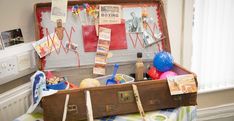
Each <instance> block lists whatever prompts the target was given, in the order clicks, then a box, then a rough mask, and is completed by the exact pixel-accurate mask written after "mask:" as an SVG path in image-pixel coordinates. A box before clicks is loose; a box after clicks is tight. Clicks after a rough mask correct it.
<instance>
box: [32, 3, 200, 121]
mask: <svg viewBox="0 0 234 121" xmlns="http://www.w3.org/2000/svg"><path fill="white" fill-rule="evenodd" d="M83 3H89V4H91V5H98V4H118V5H123V6H125V5H126V6H145V5H151V6H156V7H157V9H158V10H157V15H158V18H159V20H158V21H160V22H159V23H160V24H159V26H160V27H161V31H162V33H163V35H164V37H165V38H164V39H163V40H162V42H161V44H162V49H163V50H165V51H167V52H170V51H171V50H170V43H169V36H168V30H167V23H166V18H165V14H164V9H163V4H162V3H161V1H159V0H126V1H124V0H114V1H111V0H92V1H86V0H80V1H69V2H68V6H73V5H76V4H83ZM50 6H51V3H38V4H36V5H35V19H36V30H35V32H36V34H35V36H36V39H37V40H38V39H40V38H42V37H43V34H42V33H43V32H41V30H42V29H43V25H41V21H42V20H41V19H43V17H41V16H42V15H41V13H42V12H45V11H43V10H46V11H48V8H50ZM45 13H46V12H45ZM38 14H40V15H38ZM51 28H53V27H51ZM51 28H50V29H51ZM51 30H52V29H51ZM44 33H45V32H44ZM153 54H154V52H153ZM135 55H136V53H135ZM81 57H82V55H81ZM86 59H87V58H86ZM47 61H50V60H47ZM42 62H43V60H42ZM144 63H145V64H151V63H152V60H150V59H148V60H146V61H144ZM42 65H43V64H42ZM111 65H112V64H111V62H110V64H108V65H107V73H109V71H110V70H112V68H111ZM134 66H135V63H134V61H131V60H127V59H126V60H125V61H123V62H120V69H122V72H121V73H125V74H130V73H133V72H135V71H134ZM51 68H53V66H51V67H50V69H51ZM172 70H173V71H174V72H176V73H177V74H179V75H184V74H193V73H192V72H190V71H188V70H186V69H185V68H183V67H181V66H180V65H178V64H174V67H173V69H172ZM55 73H56V74H57V75H60V76H68V75H73V76H71V77H70V78H69V80H80V79H84V78H87V77H94V76H95V75H92V64H84V65H81V66H80V67H79V68H78V69H77V68H68V67H65V69H60V68H59V69H57V70H55ZM193 75H194V76H195V74H193ZM195 80H196V76H195ZM75 83H78V82H75ZM132 84H134V85H136V86H137V88H138V92H139V98H140V100H141V104H142V108H143V110H144V111H154V110H158V109H166V108H176V107H180V106H191V105H196V104H197V93H189V94H181V95H175V96H172V95H171V94H170V91H169V87H168V84H167V80H147V81H140V82H134V83H131V84H117V85H110V86H100V87H94V88H84V89H73V90H63V91H59V92H58V93H56V94H54V95H51V96H47V97H44V98H43V99H42V101H41V105H42V107H43V110H44V120H45V121H59V120H62V117H63V111H64V101H65V97H66V95H67V94H69V95H70V100H69V102H68V106H67V108H68V110H67V119H66V120H67V121H78V120H86V119H87V118H88V117H87V107H86V96H85V92H86V91H87V90H88V91H89V92H90V97H91V105H92V113H93V117H94V118H101V117H105V116H112V115H121V114H130V113H136V112H139V110H138V105H137V103H136V99H135V97H134V93H133V88H132Z"/></svg>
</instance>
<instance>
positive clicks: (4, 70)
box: [0, 56, 18, 80]
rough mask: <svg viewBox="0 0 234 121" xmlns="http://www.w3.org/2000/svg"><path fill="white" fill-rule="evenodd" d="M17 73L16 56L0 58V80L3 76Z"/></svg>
mask: <svg viewBox="0 0 234 121" xmlns="http://www.w3.org/2000/svg"><path fill="white" fill-rule="evenodd" d="M17 73H18V67H17V58H16V57H15V56H14V57H9V58H5V59H3V60H0V80H2V79H3V78H4V77H7V76H12V75H15V74H17Z"/></svg>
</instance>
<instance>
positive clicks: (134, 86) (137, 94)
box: [132, 84, 148, 121]
mask: <svg viewBox="0 0 234 121" xmlns="http://www.w3.org/2000/svg"><path fill="white" fill-rule="evenodd" d="M132 89H133V93H134V96H135V100H136V103H137V107H138V110H139V113H140V115H141V118H142V120H143V121H148V120H147V118H146V116H145V112H144V109H143V107H142V104H141V99H140V95H139V92H138V89H137V86H136V85H135V84H133V85H132Z"/></svg>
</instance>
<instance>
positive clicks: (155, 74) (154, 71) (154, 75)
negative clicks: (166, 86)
mask: <svg viewBox="0 0 234 121" xmlns="http://www.w3.org/2000/svg"><path fill="white" fill-rule="evenodd" d="M147 74H148V75H149V77H150V78H151V79H154V80H155V79H159V78H160V76H161V74H162V72H160V71H158V70H157V69H156V68H155V67H154V66H152V67H150V69H149V71H148V72H147Z"/></svg>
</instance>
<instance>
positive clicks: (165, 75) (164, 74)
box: [160, 71, 177, 79]
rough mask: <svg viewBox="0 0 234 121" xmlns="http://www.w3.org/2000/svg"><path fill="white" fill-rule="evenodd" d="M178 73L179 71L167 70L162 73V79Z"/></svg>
mask: <svg viewBox="0 0 234 121" xmlns="http://www.w3.org/2000/svg"><path fill="white" fill-rule="evenodd" d="M176 75H177V73H175V72H173V71H167V72H164V73H162V75H161V76H160V79H167V77H170V76H176Z"/></svg>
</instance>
